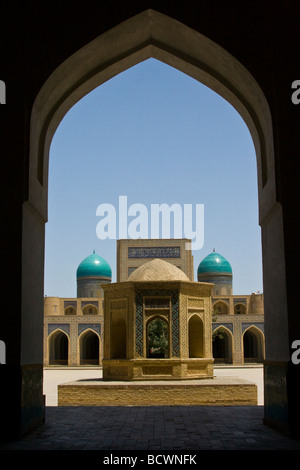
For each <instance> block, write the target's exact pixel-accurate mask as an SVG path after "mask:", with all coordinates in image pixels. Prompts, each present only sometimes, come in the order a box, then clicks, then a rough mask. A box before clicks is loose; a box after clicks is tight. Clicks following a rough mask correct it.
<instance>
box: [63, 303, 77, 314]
mask: <svg viewBox="0 0 300 470" xmlns="http://www.w3.org/2000/svg"><path fill="white" fill-rule="evenodd" d="M73 310H74V311H75V313H73ZM69 311H72V313H69ZM64 315H74V316H75V315H77V308H76V307H73V306H72V305H68V306H67V307H66V308H65V309H64Z"/></svg>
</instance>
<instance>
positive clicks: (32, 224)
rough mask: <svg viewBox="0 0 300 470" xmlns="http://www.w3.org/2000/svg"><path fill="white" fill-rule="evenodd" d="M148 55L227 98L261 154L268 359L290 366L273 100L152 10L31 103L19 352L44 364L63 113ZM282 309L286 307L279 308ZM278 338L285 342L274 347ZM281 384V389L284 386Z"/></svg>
mask: <svg viewBox="0 0 300 470" xmlns="http://www.w3.org/2000/svg"><path fill="white" fill-rule="evenodd" d="M150 57H153V58H156V59H158V60H161V61H163V62H165V63H166V64H168V65H171V66H173V67H175V68H177V69H178V70H180V71H182V72H184V73H186V74H188V75H189V76H191V77H193V78H194V79H196V80H198V81H200V82H202V83H203V84H205V85H207V86H208V87H210V88H211V89H213V90H214V91H216V92H217V93H218V94H220V95H221V96H223V97H224V98H225V99H226V100H227V101H228V102H229V103H231V104H232V105H233V106H234V107H235V108H236V110H237V111H238V112H239V113H240V115H241V116H242V118H243V119H244V121H245V122H246V124H247V126H248V128H249V131H250V133H251V136H252V139H253V142H254V146H255V151H256V156H257V180H258V196H259V222H260V226H261V229H262V253H263V266H264V299H265V311H266V312H268V311H269V312H272V313H273V312H274V311H275V312H276V315H274V317H273V318H272V320H271V321H270V320H269V319H268V318H269V317H267V320H266V324H265V329H266V337H267V338H268V340H269V342H268V348H267V354H266V356H267V358H269V359H270V361H271V362H272V361H273V362H274V361H276V360H277V359H278V360H279V359H283V360H286V361H287V360H288V354H289V343H288V340H289V338H288V327H287V304H286V290H285V286H286V277H285V251H284V249H285V247H284V239H283V219H282V208H281V205H280V203H279V202H278V201H277V194H276V181H275V164H274V148H273V131H272V119H271V114H270V110H269V106H268V102H267V100H266V98H265V96H264V94H263V92H262V91H261V89H260V87H259V85H258V84H257V82H256V80H255V79H254V78H253V76H252V75H251V74H250V73H249V71H248V70H247V69H245V67H244V66H243V65H242V64H241V63H240V62H239V61H238V60H236V59H235V58H234V57H233V56H232V55H230V54H229V53H228V52H227V51H226V50H225V49H223V48H222V47H221V46H219V45H218V44H216V43H214V42H213V41H211V40H210V39H208V38H207V37H205V36H203V35H202V34H201V33H199V32H197V31H195V30H193V29H191V28H188V27H187V26H185V25H184V24H182V23H180V22H178V21H176V20H174V19H172V18H170V17H168V16H166V15H163V14H161V13H158V12H156V11H153V10H146V11H144V12H143V13H141V14H139V15H137V16H134V17H131V18H130V19H128V20H127V21H125V22H123V23H121V24H119V25H118V26H116V27H114V28H113V29H110V30H108V31H106V32H105V33H103V34H101V36H99V37H98V38H96V39H94V40H93V41H91V42H90V43H88V44H87V45H86V46H84V47H82V48H81V49H80V50H78V51H77V52H76V53H75V54H73V55H72V56H70V57H69V59H67V60H66V61H64V62H63V63H62V64H61V65H60V66H59V67H58V68H57V69H56V70H54V72H53V73H52V74H51V76H49V77H48V79H47V80H46V81H45V84H44V86H43V87H42V88H41V90H40V92H39V93H38V95H37V97H36V100H35V102H34V105H33V108H32V113H31V128H30V152H29V175H28V198H27V200H26V201H25V202H24V204H23V213H22V256H23V272H22V277H23V288H22V296H23V297H22V328H23V331H24V334H23V341H22V348H23V349H24V350H26V351H27V356H26V357H27V361H29V363H31V364H35V363H41V362H42V361H41V358H40V351H41V346H40V345H41V344H42V325H41V322H40V318H41V315H42V304H43V271H44V266H43V250H44V224H45V222H46V221H47V194H48V158H49V148H50V144H51V139H52V137H53V135H54V132H55V130H56V128H57V126H58V124H59V123H60V121H61V120H62V118H63V117H64V115H65V114H66V113H67V111H68V110H69V109H70V108H71V107H72V106H73V104H75V103H76V102H77V101H78V100H79V99H80V98H82V97H83V96H84V95H86V94H87V93H88V92H89V91H91V90H93V89H94V88H95V87H96V86H98V85H101V84H102V83H104V82H105V81H107V80H108V79H110V78H111V77H113V76H115V75H116V74H118V73H120V72H122V71H123V70H126V69H127V68H129V67H131V66H133V65H135V64H137V63H138V62H140V61H142V60H145V59H147V58H150ZM274 268H276V269H274ZM32 292H34V295H32ZM278 305H280V306H281V308H280V310H278ZM32 323H35V324H36V325H37V329H38V330H39V334H38V335H37V337H39V341H40V345H37V346H35V347H34V348H33V347H32V345H31V344H30V339H29V337H27V336H26V334H25V331H26V330H27V329H28V325H29V324H32ZM26 325H27V326H26ZM279 337H280V339H281V341H280V343H278V342H276V339H277V338H279ZM271 362H270V367H269V366H268V362H266V364H265V370H266V374H265V376H266V379H267V380H266V387H265V391H266V396H268V387H269V385H270V387H272V386H273V385H272V383H274V381H273V382H272V380H271V376H270V380H268V375H270V374H271V375H272V374H274V364H273V362H272V364H271ZM275 368H276V365H275ZM276 370H277V369H276ZM279 373H281V374H282V373H284V371H282V370H281V371H280V372H279ZM277 383H278V384H284V381H280V380H279V381H277ZM283 386H284V385H283ZM271 393H272V390H271V389H270V394H271ZM273 396H274V394H273ZM275 406H276V407H277V409H278V410H279V411H278V416H279V415H280V406H281V404H280V403H276V405H275ZM268 409H269V410H270V408H268ZM273 411H274V403H273V406H272V413H273ZM272 420H273V421H274V413H273V416H272ZM275 420H276V419H275Z"/></svg>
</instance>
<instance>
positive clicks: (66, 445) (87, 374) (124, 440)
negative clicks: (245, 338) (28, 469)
mask: <svg viewBox="0 0 300 470" xmlns="http://www.w3.org/2000/svg"><path fill="white" fill-rule="evenodd" d="M215 372H216V375H219V376H223V377H224V376H232V375H233V372H234V375H235V376H236V377H240V378H241V379H246V380H247V379H248V380H249V379H251V378H252V380H253V381H255V382H256V383H257V385H258V388H259V389H260V392H259V394H260V397H262V388H261V385H262V375H263V369H262V367H256V368H251V367H245V368H234V367H231V368H228V367H222V368H221V367H220V368H217V367H216V368H215ZM95 374H96V375H97V376H98V377H100V376H101V370H100V369H97V370H95V369H93V370H92V369H90V370H89V369H77V370H76V369H68V370H63V369H61V370H58V369H55V370H54V369H52V370H45V384H44V390H45V393H46V397H47V401H48V406H46V410H45V418H46V419H45V423H44V424H43V425H42V426H40V427H39V428H37V429H36V430H35V431H33V432H32V433H31V434H29V435H27V436H24V437H23V438H22V439H21V440H19V441H15V442H9V443H4V444H2V445H0V451H3V450H11V451H13V453H10V454H9V456H10V458H11V456H13V457H14V458H17V457H18V455H20V458H22V459H23V461H24V456H25V457H26V456H27V455H29V459H32V457H31V454H30V453H29V454H27V453H25V454H24V453H20V454H18V453H16V452H15V451H16V450H26V451H27V450H34V451H36V450H51V451H53V450H58V451H61V450H76V451H78V450H81V451H87V450H89V451H94V452H95V451H96V453H89V454H86V453H85V452H83V454H79V453H78V452H76V453H74V454H72V455H71V457H73V456H74V457H73V458H74V459H75V462H74V463H76V465H77V466H78V464H79V461H80V458H81V455H82V459H83V461H82V462H83V463H84V465H86V462H87V460H86V458H87V457H88V464H89V465H90V466H91V464H92V462H93V460H92V459H93V457H94V458H95V462H96V463H97V465H99V464H101V462H103V456H107V455H109V456H110V455H116V456H120V455H125V452H124V451H126V452H128V451H130V452H131V454H132V452H133V455H134V456H138V457H139V456H140V455H141V459H142V460H141V462H144V459H145V458H146V457H144V455H146V456H147V455H149V454H151V453H153V452H154V451H156V452H159V454H165V453H168V451H169V450H171V451H179V452H183V451H186V450H188V451H192V452H193V454H197V459H198V460H197V462H199V463H200V461H201V457H202V454H201V451H203V450H205V451H207V450H211V451H213V450H248V451H249V450H251V451H252V450H277V451H278V450H296V451H299V450H300V442H299V441H295V440H292V439H288V438H287V437H285V436H283V435H282V434H280V433H279V432H277V431H275V430H273V429H271V428H269V427H268V426H266V425H264V423H263V416H264V409H263V406H96V407H93V406H78V407H76V406H75V407H74V406H70V407H64V406H63V407H61V406H56V387H57V384H58V383H64V382H68V381H71V380H77V379H80V378H81V379H88V378H91V377H92V378H93V377H95ZM50 403H52V405H51V404H50ZM140 451H143V453H142V454H139V453H138V452H140ZM149 451H150V452H149ZM145 452H146V453H145ZM131 454H130V455H131ZM36 455H41V454H36ZM60 455H61V454H60ZM69 455H70V454H69ZM69 455H68V458H69ZM126 455H127V454H126ZM52 456H54V457H52ZM51 457H52V458H53V459H54V462H55V464H56V465H57V462H59V458H58V456H57V455H56V454H55V453H54V454H53V453H50V454H49V453H47V454H45V459H46V461H47V462H48V463H50V460H51ZM49 459H50V460H49ZM78 459H79V460H78ZM101 459H102V460H101ZM23 461H22V463H23ZM68 462H70V460H68ZM143 465H144V463H143ZM137 467H138V466H137ZM138 468H139V467H138ZM143 468H144V466H143Z"/></svg>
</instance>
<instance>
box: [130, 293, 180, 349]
mask: <svg viewBox="0 0 300 470" xmlns="http://www.w3.org/2000/svg"><path fill="white" fill-rule="evenodd" d="M157 295H159V296H169V297H171V312H172V323H171V332H172V356H173V357H179V300H178V292H177V291H174V290H161V289H157V290H144V291H138V292H137V293H136V298H135V302H136V352H137V354H139V355H140V356H143V325H144V323H143V297H146V296H157Z"/></svg>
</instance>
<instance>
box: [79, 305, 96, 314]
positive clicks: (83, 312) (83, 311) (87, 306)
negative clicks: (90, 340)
mask: <svg viewBox="0 0 300 470" xmlns="http://www.w3.org/2000/svg"><path fill="white" fill-rule="evenodd" d="M89 308H93V310H96V312H97V313H85V310H88V309H89ZM98 314H99V308H97V307H96V305H93V304H86V305H85V306H84V307H82V315H98Z"/></svg>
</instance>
